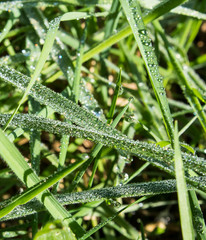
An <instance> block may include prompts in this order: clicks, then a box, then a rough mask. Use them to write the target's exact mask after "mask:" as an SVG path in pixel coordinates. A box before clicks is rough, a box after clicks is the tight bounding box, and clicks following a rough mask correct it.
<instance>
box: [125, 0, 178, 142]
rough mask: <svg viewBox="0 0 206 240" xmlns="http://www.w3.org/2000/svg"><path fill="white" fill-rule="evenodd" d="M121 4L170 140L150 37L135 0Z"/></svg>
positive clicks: (171, 131) (166, 109) (169, 123)
mask: <svg viewBox="0 0 206 240" xmlns="http://www.w3.org/2000/svg"><path fill="white" fill-rule="evenodd" d="M170 2H171V1H170ZM121 4H122V7H123V9H124V12H125V15H126V17H127V20H128V22H129V24H130V26H131V29H132V32H133V34H134V37H135V39H136V41H137V44H138V47H139V49H140V52H141V55H142V58H143V59H144V62H145V66H146V69H147V72H148V74H149V77H150V81H151V84H152V87H153V90H154V93H155V96H156V98H157V101H158V103H159V105H160V109H161V111H162V116H163V119H164V123H165V127H166V129H167V131H168V136H169V138H170V140H171V141H173V134H174V129H173V123H172V117H171V114H170V109H169V105H168V102H167V98H166V93H165V89H164V86H163V82H162V81H163V80H162V76H161V75H160V73H159V69H158V62H157V58H156V56H155V52H154V49H153V47H152V43H151V39H150V38H149V36H148V34H147V30H146V29H145V26H144V23H143V20H142V18H141V11H140V7H139V4H138V2H137V1H136V0H134V1H132V2H129V1H123V0H122V1H121Z"/></svg>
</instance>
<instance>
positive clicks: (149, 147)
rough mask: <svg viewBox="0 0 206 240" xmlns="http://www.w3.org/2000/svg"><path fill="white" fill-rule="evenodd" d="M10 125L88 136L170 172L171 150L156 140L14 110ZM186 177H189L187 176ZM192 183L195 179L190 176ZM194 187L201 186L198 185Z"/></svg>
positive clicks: (195, 161)
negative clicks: (19, 112)
mask: <svg viewBox="0 0 206 240" xmlns="http://www.w3.org/2000/svg"><path fill="white" fill-rule="evenodd" d="M9 117H10V115H4V114H3V115H0V122H1V123H2V124H3V123H5V121H6V120H7V119H8V118H9ZM12 125H13V126H18V127H22V128H24V129H28V128H35V129H41V130H46V131H48V132H50V133H55V134H61V135H65V134H68V135H72V136H76V137H81V138H86V139H90V140H92V141H94V142H99V143H101V144H103V145H106V146H109V147H114V148H117V149H120V150H121V151H125V152H126V153H130V154H132V155H136V156H139V157H141V159H144V160H146V161H148V162H150V163H152V164H154V165H156V166H157V167H158V168H160V169H162V170H164V171H166V172H169V173H170V174H172V175H174V165H173V164H174V162H173V156H174V151H173V150H172V149H163V148H161V147H159V146H157V145H156V144H149V143H146V142H140V141H137V140H136V141H134V140H131V139H128V138H127V137H126V136H124V135H123V136H122V135H110V134H109V133H107V132H105V131H99V130H98V131H95V130H94V129H88V128H80V127H77V126H75V125H71V124H68V123H63V122H60V121H55V120H51V119H45V118H40V117H37V116H34V115H27V114H18V115H17V116H16V117H14V119H13V121H12ZM182 157H183V160H184V162H185V165H186V166H187V168H191V169H192V170H194V171H195V172H196V173H197V174H201V175H202V174H203V175H204V174H205V172H206V166H205V160H204V159H203V158H199V157H196V156H193V155H189V154H186V153H182ZM189 179H190V178H189ZM190 180H191V181H192V182H193V183H195V180H192V179H190ZM198 188H200V189H204V190H203V191H205V187H204V186H201V185H198Z"/></svg>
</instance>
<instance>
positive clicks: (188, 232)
mask: <svg viewBox="0 0 206 240" xmlns="http://www.w3.org/2000/svg"><path fill="white" fill-rule="evenodd" d="M174 150H175V155H174V161H175V175H176V181H177V195H178V205H179V212H180V221H181V228H182V236H183V239H184V240H193V239H194V232H193V224H192V215H191V208H190V203H189V196H188V192H187V191H188V190H187V186H186V180H185V174H184V166H183V161H182V157H181V152H180V145H179V140H178V128H177V122H175V141H174Z"/></svg>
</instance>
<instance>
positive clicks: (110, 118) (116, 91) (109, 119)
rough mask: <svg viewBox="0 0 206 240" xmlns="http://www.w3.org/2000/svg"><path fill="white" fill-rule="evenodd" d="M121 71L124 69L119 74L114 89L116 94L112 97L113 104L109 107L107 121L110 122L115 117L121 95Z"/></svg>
mask: <svg viewBox="0 0 206 240" xmlns="http://www.w3.org/2000/svg"><path fill="white" fill-rule="evenodd" d="M121 72H122V69H120V70H119V75H118V78H117V83H116V87H115V90H114V95H113V98H112V104H111V107H110V109H109V113H108V115H107V119H108V120H107V123H108V124H110V123H111V121H112V119H113V116H114V110H115V107H116V102H117V98H118V95H119V92H120V89H121Z"/></svg>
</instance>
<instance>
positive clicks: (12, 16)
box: [0, 9, 20, 42]
mask: <svg viewBox="0 0 206 240" xmlns="http://www.w3.org/2000/svg"><path fill="white" fill-rule="evenodd" d="M9 14H10V18H9V20H8V21H7V23H6V25H5V27H4V29H3V31H2V32H1V35H0V42H2V40H3V39H4V38H5V37H6V36H7V34H8V33H9V31H10V30H11V28H12V26H13V25H14V24H15V23H16V22H17V19H18V18H19V16H20V12H19V10H18V9H13V10H12V11H11V12H10V13H9Z"/></svg>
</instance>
